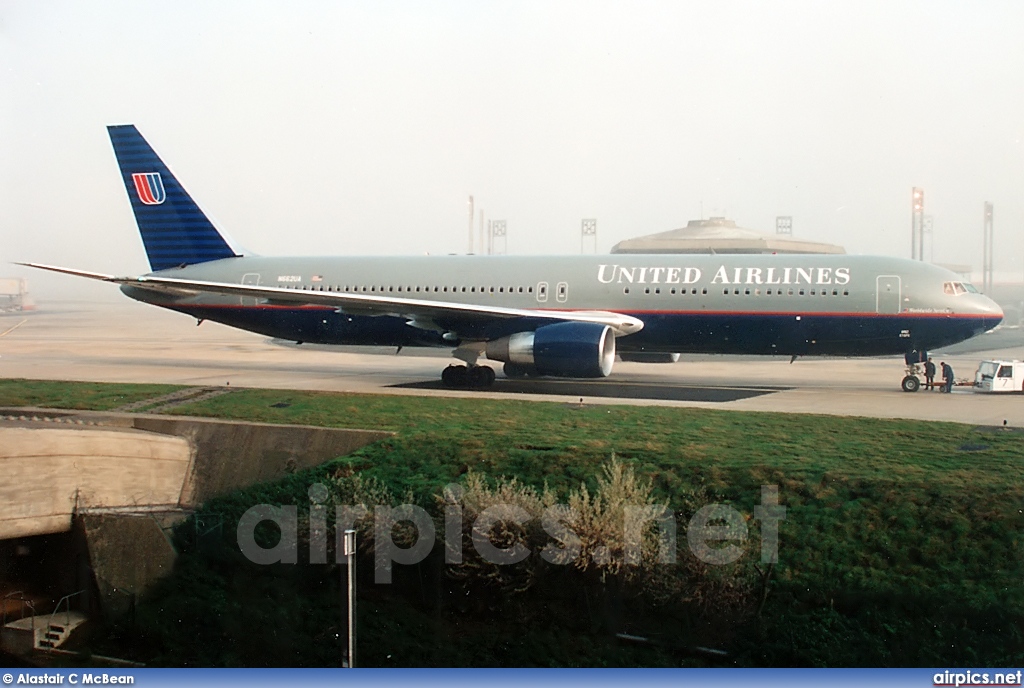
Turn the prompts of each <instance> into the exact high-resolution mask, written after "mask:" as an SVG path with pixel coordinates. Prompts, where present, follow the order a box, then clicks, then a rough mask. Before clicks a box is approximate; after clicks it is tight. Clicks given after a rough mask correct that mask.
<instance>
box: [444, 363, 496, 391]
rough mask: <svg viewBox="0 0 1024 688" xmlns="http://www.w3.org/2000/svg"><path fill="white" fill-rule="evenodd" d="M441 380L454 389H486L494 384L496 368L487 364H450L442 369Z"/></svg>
mask: <svg viewBox="0 0 1024 688" xmlns="http://www.w3.org/2000/svg"><path fill="white" fill-rule="evenodd" d="M441 382H442V383H444V386H445V387H450V388H452V389H459V388H472V389H486V388H487V387H490V386H491V385H493V384H494V368H491V367H490V366H486V365H464V366H463V365H450V366H448V367H447V368H445V369H444V370H443V371H441Z"/></svg>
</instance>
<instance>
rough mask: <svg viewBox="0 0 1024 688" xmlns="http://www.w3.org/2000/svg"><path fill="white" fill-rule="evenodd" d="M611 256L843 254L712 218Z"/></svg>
mask: <svg viewBox="0 0 1024 688" xmlns="http://www.w3.org/2000/svg"><path fill="white" fill-rule="evenodd" d="M611 252H612V253H644V254H651V253H705V254H706V253H742V254H772V253H790V254H843V253H846V249H844V248H843V247H842V246H836V245H835V244H825V243H821V242H817V241H804V240H801V239H794V238H793V236H792V235H788V234H765V233H763V232H758V231H756V230H753V229H744V228H743V227H738V226H737V225H736V223H735V222H734V221H732V220H728V219H726V218H724V217H712V218H709V219H707V220H690V221H689V222H687V223H686V226H685V227H682V228H680V229H672V230H669V231H667V232H660V233H658V234H648V235H646V236H641V237H636V238H634V239H626V240H625V241H620V242H619V243H617V244H615V246H613V247H612V251H611Z"/></svg>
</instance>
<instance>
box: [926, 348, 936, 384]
mask: <svg viewBox="0 0 1024 688" xmlns="http://www.w3.org/2000/svg"><path fill="white" fill-rule="evenodd" d="M924 386H925V387H926V388H928V389H929V390H934V389H935V363H934V362H932V357H931V356H929V357H928V360H927V361H926V362H925V364H924Z"/></svg>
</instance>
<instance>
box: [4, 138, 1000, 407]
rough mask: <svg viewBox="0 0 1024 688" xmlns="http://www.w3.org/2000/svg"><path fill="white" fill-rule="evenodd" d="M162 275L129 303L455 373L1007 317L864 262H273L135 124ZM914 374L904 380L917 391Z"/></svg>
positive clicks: (125, 147) (845, 337)
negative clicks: (367, 349) (215, 219)
mask: <svg viewBox="0 0 1024 688" xmlns="http://www.w3.org/2000/svg"><path fill="white" fill-rule="evenodd" d="M108 130H109V134H110V139H111V142H112V144H113V147H114V154H115V156H116V158H117V162H118V165H119V167H120V170H121V175H122V178H123V181H124V185H125V188H126V190H127V192H128V198H129V200H130V202H131V207H132V210H133V211H134V214H135V219H136V221H137V223H138V227H139V231H140V233H141V235H142V241H143V244H144V245H145V249H146V254H147V257H148V259H149V264H150V268H151V271H150V272H148V273H146V274H142V275H137V276H129V277H118V276H115V275H107V274H100V273H96V272H88V271H84V270H75V269H70V268H62V267H56V266H52V265H43V264H38V263H23V264H24V265H29V266H32V267H37V268H42V269H46V270H52V271H56V272H63V273H67V274H72V275H77V276H81V277H87V278H91V279H97V280H102V281H105V282H112V283H115V284H119V285H120V288H121V291H122V292H124V293H125V294H126V295H127V296H129V297H131V298H133V299H136V300H138V301H142V302H144V303H148V304H153V305H156V306H160V307H162V308H167V309H170V310H173V311H178V312H180V313H183V314H186V315H189V316H191V317H193V318H197V319H198V320H200V321H203V320H210V321H215V322H219V323H223V324H225V325H229V326H231V327H236V328H240V329H243V330H248V331H251V332H257V333H260V334H263V335H266V336H268V337H275V338H279V339H284V340H291V341H296V342H309V343H318V344H335V345H375V346H389V347H446V348H449V349H450V350H451V351H452V354H453V356H454V358H455V359H457V362H456V363H453V364H452V365H449V366H448V367H447V368H445V369H444V371H443V373H442V375H441V378H442V380H443V381H444V383H445V384H446V385H449V386H453V387H464V386H465V387H487V386H489V385H490V384H492V383H493V382H494V379H495V369H494V367H492V366H490V365H488V364H487V363H486V361H493V362H495V363H499V364H501V368H502V372H503V373H504V375H505V376H507V377H510V378H519V377H534V376H553V377H571V378H601V377H607V376H608V375H610V374H611V372H612V368H613V365H614V363H615V359H616V355H618V357H619V358H620V359H622V360H627V361H644V362H652V363H657V362H669V361H675V360H677V359H678V357H679V354H697V353H715V354H744V355H751V354H757V355H780V356H789V357H794V358H795V357H800V356H887V355H891V356H903V357H904V358H905V360H906V362H907V363H908V364H911V363H913V362H914V361H919V360H921V359H923V358H924V356H926V355H927V354H926V352H927V351H929V350H932V349H936V348H939V347H944V346H948V345H951V344H955V343H957V342H961V341H963V340H965V339H968V338H970V337H973V336H975V335H978V334H980V333H982V332H985V331H987V330H989V329H992V328H993V327H995V326H996V325H998V324H999V322H1000V321H1001V320H1002V317H1003V313H1002V311H1001V309H1000V308H999V306H998V305H997V304H996V303H995V302H993V301H992V300H991V299H990V298H988V297H987V296H985V295H983V294H981V293H979V292H978V291H977V290H976V289H975V288H974V287H973V286H972V285H971V284H970V283H969V282H965V281H964V280H962V279H961V278H960V277H958V276H957V275H956V274H955V273H953V272H950V271H948V270H945V269H943V268H941V267H938V266H935V265H930V264H927V263H923V262H918V261H911V260H906V259H901V258H890V257H880V256H851V255H692V254H685V255H684V254H678V255H587V256H474V255H454V256H412V257H364V256H343V257H320V256H318V257H298V258H284V257H276V258H271V257H261V256H254V255H242V253H241V252H239V251H236V250H235V249H234V248H232V246H231V245H229V243H228V242H227V241H226V240H225V239H224V237H223V236H222V235H221V233H220V232H219V231H218V230H217V228H216V227H215V226H214V225H213V224H212V223H211V222H210V220H209V219H208V218H207V216H206V215H205V214H204V213H203V211H202V210H201V209H200V208H199V207H198V206H197V205H196V203H195V202H194V201H193V200H192V198H191V197H190V196H189V194H188V193H187V192H186V191H185V189H184V187H182V185H181V184H180V182H179V181H178V179H177V178H176V177H175V176H174V175H173V174H172V173H171V171H170V170H169V169H168V168H167V166H166V165H165V164H164V162H163V161H162V160H161V159H160V157H159V156H158V155H157V154H156V153H155V152H154V150H153V148H152V147H151V146H150V145H149V144H148V143H147V141H146V140H145V139H144V138H143V137H142V135H141V134H140V133H139V132H138V130H137V129H136V128H135V127H134V126H133V125H118V126H111V127H108ZM916 382H917V379H916V377H914V375H912V374H908V375H907V376H906V377H905V378H904V381H903V388H904V389H905V390H907V391H913V390H916V389H917V385H916V384H915V383H916Z"/></svg>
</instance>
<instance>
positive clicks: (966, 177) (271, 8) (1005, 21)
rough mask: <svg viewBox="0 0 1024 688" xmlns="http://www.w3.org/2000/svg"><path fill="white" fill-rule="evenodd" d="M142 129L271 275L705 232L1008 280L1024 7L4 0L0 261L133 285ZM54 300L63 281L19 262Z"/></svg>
mask: <svg viewBox="0 0 1024 688" xmlns="http://www.w3.org/2000/svg"><path fill="white" fill-rule="evenodd" d="M115 123H134V124H136V125H137V126H138V127H139V129H140V130H141V131H142V133H143V135H144V136H146V137H147V139H148V140H149V142H150V143H151V144H152V145H153V146H154V148H156V150H157V151H158V152H159V153H160V154H161V156H162V157H163V158H164V159H165V161H166V162H167V163H168V165H169V166H170V167H171V169H173V170H174V171H175V173H176V175H177V176H178V177H179V179H180V180H181V181H182V183H183V184H184V185H185V187H186V188H187V189H188V190H189V192H190V193H191V194H192V196H193V197H194V198H195V199H196V200H197V201H198V202H199V204H200V205H201V206H202V207H203V209H204V210H206V212H207V214H209V215H210V216H211V218H213V219H214V221H215V222H216V223H217V224H218V226H219V227H220V228H221V229H223V230H226V232H227V233H228V234H229V235H231V237H232V238H233V239H234V240H235V241H236V242H238V243H240V244H241V245H243V246H244V247H245V248H247V249H250V250H251V251H253V252H256V253H261V254H265V255H288V254H293V255H297V254H318V253H326V254H403V253H408V254H422V253H424V252H430V253H448V252H462V251H465V250H466V243H467V239H466V235H467V227H466V224H467V205H466V200H467V197H468V196H469V195H470V194H473V195H474V196H475V198H476V203H477V208H478V209H479V208H483V209H484V211H485V214H486V217H487V219H503V220H506V221H507V223H508V231H509V236H508V251H509V253H578V252H579V247H580V239H579V228H580V220H581V219H582V218H585V217H593V218H597V220H598V239H599V250H601V251H602V252H605V251H607V250H608V249H609V248H610V247H611V246H612V244H614V243H615V242H617V241H619V240H622V239H625V238H628V237H631V236H637V235H641V234H649V233H653V232H658V231H664V230H668V229H673V228H675V227H679V226H682V225H684V224H685V223H686V221H687V220H690V219H695V218H698V217H700V216H701V213H702V212H703V215H704V216H705V217H707V216H710V215H727V216H728V217H730V218H732V219H734V220H736V221H737V222H738V223H739V224H740V225H741V226H744V227H749V228H752V229H758V230H762V231H769V232H770V231H774V226H775V217H776V216H777V215H792V216H793V218H794V231H795V234H796V235H797V236H799V237H803V238H808V239H814V240H820V241H828V242H834V243H840V244H843V245H845V246H846V247H847V250H848V251H849V252H851V253H882V254H891V255H901V256H908V257H909V254H910V236H909V235H910V190H911V187H913V186H921V187H923V188H924V189H925V194H926V212H927V213H928V214H930V215H932V216H933V217H934V258H935V260H936V261H938V262H957V263H971V264H973V265H974V266H975V268H976V271H977V272H978V273H980V267H981V254H982V250H981V243H982V242H981V223H982V208H983V203H984V202H985V201H992V202H993V203H994V204H995V229H996V253H997V257H996V269H997V272H998V273H1003V274H1004V275H1005V276H1006V278H1009V277H1017V278H1018V279H1020V276H1021V275H1022V274H1024V233H1022V231H1021V230H1022V229H1024V198H1022V191H1024V143H1022V139H1024V3H1022V2H1019V1H1017V0H1008V1H1006V2H997V1H991V2H984V1H982V2H972V3H967V2H963V1H962V0H959V1H957V2H953V1H942V0H928V1H926V2H925V1H922V2H901V1H899V0H885V1H882V2H870V1H866V0H857V1H856V2H835V1H832V2H825V1H820V2H787V1H786V0H772V1H771V2H729V1H722V0H714V1H709V2H680V1H679V0H672V1H667V2H654V1H651V2H645V1H642V0H641V1H635V0H634V1H633V2H629V3H625V2H615V3H604V2H596V1H594V0H586V1H584V2H559V1H550V0H548V1H545V2H486V1H481V0H475V1H473V2H469V1H467V2H444V1H434V2H413V1H409V2H387V1H385V0H373V1H366V2H319V3H313V2H292V1H289V2H276V3H268V2H253V1H252V0H246V1H244V2H208V1H204V2H189V1H186V2H180V1H176V2H145V1H139V0H132V1H131V2H127V1H126V2H88V3H84V2H38V1H37V0H15V1H11V0H0V141H2V143H0V238H2V245H0V261H3V262H5V263H6V262H7V261H10V260H31V261H38V262H48V263H56V264H61V265H68V266H74V267H80V268H85V269H93V270H99V271H109V272H115V273H119V274H136V273H139V272H142V271H145V270H146V269H147V268H148V266H147V263H146V261H145V257H144V254H143V251H142V247H141V243H140V240H139V237H138V234H137V231H136V229H135V225H134V221H133V219H132V216H131V210H130V207H129V205H128V201H127V198H126V196H125V190H124V188H123V186H122V185H121V182H120V179H119V177H118V172H117V166H116V164H115V161H114V156H113V153H112V151H111V148H110V143H109V140H108V139H107V135H106V131H105V129H104V126H105V125H107V124H115ZM5 273H6V274H25V275H30V277H31V279H32V280H33V282H34V283H35V284H38V285H39V286H40V287H41V288H42V289H43V290H45V289H47V288H57V287H66V288H67V289H69V290H73V289H75V288H77V287H79V286H80V285H79V283H78V282H77V281H74V280H73V279H72V278H63V277H49V276H42V275H38V274H34V273H31V272H27V271H21V270H18V269H15V268H12V267H10V266H6V267H3V268H2V269H0V274H5ZM53 285H56V286H53Z"/></svg>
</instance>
